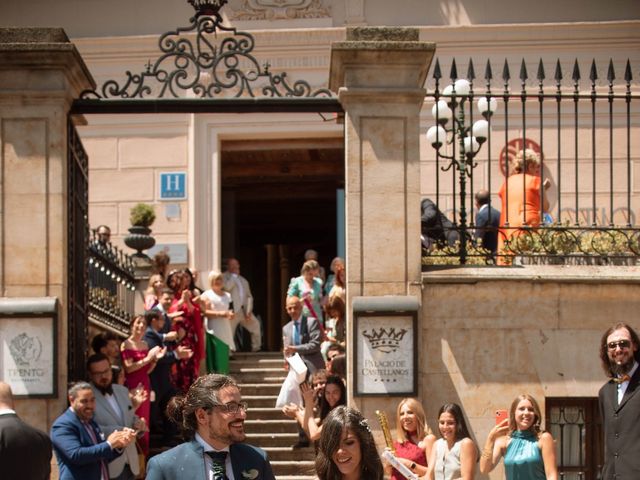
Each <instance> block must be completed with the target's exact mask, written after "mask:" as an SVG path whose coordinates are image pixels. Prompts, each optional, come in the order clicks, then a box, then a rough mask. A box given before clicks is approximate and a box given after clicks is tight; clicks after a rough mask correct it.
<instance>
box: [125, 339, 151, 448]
mask: <svg viewBox="0 0 640 480" xmlns="http://www.w3.org/2000/svg"><path fill="white" fill-rule="evenodd" d="M148 352H149V349H146V350H132V349H129V348H126V349H124V350H122V352H121V354H122V360H123V362H124V360H127V359H131V360H133V361H134V362H138V361H140V360H142V359H143V358H145V357H146V356H147V353H148ZM150 368H151V364H148V365H145V366H144V367H142V368H140V369H138V370H136V371H135V372H131V373H125V378H124V384H125V386H126V387H127V388H128V389H129V390H133V389H134V388H136V387H137V386H138V385H139V384H142V386H143V387H144V389H145V390H146V391H147V394H148V396H147V399H146V400H145V401H144V402H143V403H142V404H141V405H140V406H139V407H138V409H137V410H136V415H138V416H139V417H140V418H144V421H145V422H146V424H147V426H149V425H150V423H149V418H150V416H151V415H150V413H151V381H150V380H149V369H150ZM139 442H140V447H142V450H143V451H144V453H145V455H148V454H149V432H145V433H144V435H143V436H142V438H140V440H139Z"/></svg>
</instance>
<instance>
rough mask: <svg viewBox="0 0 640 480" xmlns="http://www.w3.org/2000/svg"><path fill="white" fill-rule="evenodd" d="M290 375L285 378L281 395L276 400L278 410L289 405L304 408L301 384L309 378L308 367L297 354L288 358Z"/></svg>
mask: <svg viewBox="0 0 640 480" xmlns="http://www.w3.org/2000/svg"><path fill="white" fill-rule="evenodd" d="M287 362H288V363H289V373H288V374H287V378H285V380H284V383H283V384H282V388H280V394H279V395H278V399H277V400H276V408H282V407H284V406H285V405H287V404H289V403H295V404H296V405H300V406H303V404H304V402H303V401H302V393H301V392H300V384H301V383H302V382H304V381H305V380H306V378H307V366H306V365H305V363H304V361H303V360H302V358H301V357H300V355H298V354H297V353H296V354H294V355H292V356H290V357H287Z"/></svg>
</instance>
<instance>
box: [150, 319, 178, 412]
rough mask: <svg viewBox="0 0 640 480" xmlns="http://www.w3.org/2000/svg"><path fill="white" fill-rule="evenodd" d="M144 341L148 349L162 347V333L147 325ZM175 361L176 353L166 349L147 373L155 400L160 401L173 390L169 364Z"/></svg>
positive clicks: (163, 344)
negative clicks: (154, 393) (163, 354)
mask: <svg viewBox="0 0 640 480" xmlns="http://www.w3.org/2000/svg"><path fill="white" fill-rule="evenodd" d="M144 341H145V342H147V345H149V349H151V348H153V347H155V346H159V347H161V348H162V347H164V346H165V343H164V342H163V341H162V333H158V332H156V331H155V330H154V329H153V328H151V327H147V331H146V332H145V333H144ZM176 361H177V358H176V354H175V352H174V351H173V350H169V349H167V353H166V354H165V356H164V357H162V358H161V359H160V360H158V362H157V363H156V368H154V369H153V371H152V372H151V373H150V374H149V378H150V379H151V388H152V389H153V391H154V392H156V398H157V400H156V401H158V402H159V401H160V399H162V398H163V397H164V396H165V395H166V394H167V393H171V392H174V391H175V389H174V388H173V385H172V383H171V365H173V364H174V363H175V362H176Z"/></svg>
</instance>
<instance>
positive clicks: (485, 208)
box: [475, 190, 500, 254]
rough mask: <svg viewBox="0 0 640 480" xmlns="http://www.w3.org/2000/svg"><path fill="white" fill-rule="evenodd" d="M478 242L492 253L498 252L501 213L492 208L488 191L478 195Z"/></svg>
mask: <svg viewBox="0 0 640 480" xmlns="http://www.w3.org/2000/svg"><path fill="white" fill-rule="evenodd" d="M476 208H477V209H478V212H477V213H476V233H475V238H476V240H478V239H480V240H482V246H483V247H484V248H486V249H487V250H489V251H490V252H491V253H494V254H495V253H496V251H497V250H498V227H499V226H500V211H499V210H496V209H495V208H493V207H492V206H491V196H490V195H489V191H488V190H479V191H478V193H476Z"/></svg>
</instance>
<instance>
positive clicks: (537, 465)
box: [504, 430, 547, 480]
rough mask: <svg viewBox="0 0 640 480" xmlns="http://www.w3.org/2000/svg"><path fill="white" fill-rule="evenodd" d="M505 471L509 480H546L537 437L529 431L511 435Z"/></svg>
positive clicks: (518, 431) (505, 459) (516, 432)
mask: <svg viewBox="0 0 640 480" xmlns="http://www.w3.org/2000/svg"><path fill="white" fill-rule="evenodd" d="M504 470H505V473H506V477H507V480H546V478H547V477H546V475H545V473H544V462H543V461H542V452H541V451H540V447H539V446H538V437H537V435H535V434H534V433H533V432H530V431H529V430H524V431H520V430H516V431H515V432H512V433H511V441H510V442H509V445H507V452H506V454H505V456H504Z"/></svg>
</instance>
